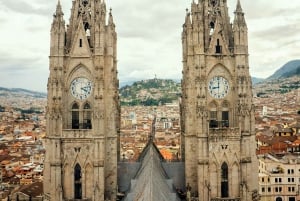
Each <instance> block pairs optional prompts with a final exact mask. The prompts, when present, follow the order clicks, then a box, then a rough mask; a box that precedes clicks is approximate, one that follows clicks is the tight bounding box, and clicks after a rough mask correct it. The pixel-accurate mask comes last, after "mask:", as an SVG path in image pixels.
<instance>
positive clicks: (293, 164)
mask: <svg viewBox="0 0 300 201" xmlns="http://www.w3.org/2000/svg"><path fill="white" fill-rule="evenodd" d="M299 163H300V161H299V158H298V155H293V154H284V155H274V154H272V155H271V154H265V155H260V156H259V194H260V196H261V200H262V201H274V200H275V201H296V200H299V199H300V196H299V190H300V189H299V186H300V168H299Z"/></svg>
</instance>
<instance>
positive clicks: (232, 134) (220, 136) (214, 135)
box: [208, 127, 241, 140]
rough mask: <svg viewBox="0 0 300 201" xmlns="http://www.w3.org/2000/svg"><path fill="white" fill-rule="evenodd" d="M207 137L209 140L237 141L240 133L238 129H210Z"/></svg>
mask: <svg viewBox="0 0 300 201" xmlns="http://www.w3.org/2000/svg"><path fill="white" fill-rule="evenodd" d="M208 137H209V139H211V140H239V139H240V138H241V133H240V129H239V128H226V127H219V128H210V129H209V134H208Z"/></svg>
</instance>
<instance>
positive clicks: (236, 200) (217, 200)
mask: <svg viewBox="0 0 300 201" xmlns="http://www.w3.org/2000/svg"><path fill="white" fill-rule="evenodd" d="M210 201H241V198H211V199H210Z"/></svg>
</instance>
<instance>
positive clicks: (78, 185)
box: [74, 163, 82, 199]
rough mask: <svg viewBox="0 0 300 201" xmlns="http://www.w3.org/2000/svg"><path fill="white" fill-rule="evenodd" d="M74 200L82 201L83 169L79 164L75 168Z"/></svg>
mask: <svg viewBox="0 0 300 201" xmlns="http://www.w3.org/2000/svg"><path fill="white" fill-rule="evenodd" d="M74 198H75V199H82V181H81V167H80V165H79V164H78V163H77V164H76V166H75V168H74Z"/></svg>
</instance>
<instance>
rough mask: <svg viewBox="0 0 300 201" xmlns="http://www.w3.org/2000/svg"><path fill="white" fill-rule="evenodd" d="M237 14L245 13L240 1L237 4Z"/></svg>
mask: <svg viewBox="0 0 300 201" xmlns="http://www.w3.org/2000/svg"><path fill="white" fill-rule="evenodd" d="M236 12H241V13H242V12H243V9H242V6H241V1H240V0H238V1H237V4H236Z"/></svg>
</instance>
